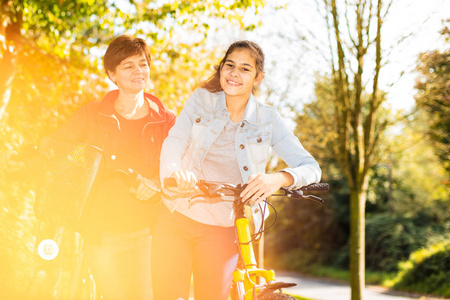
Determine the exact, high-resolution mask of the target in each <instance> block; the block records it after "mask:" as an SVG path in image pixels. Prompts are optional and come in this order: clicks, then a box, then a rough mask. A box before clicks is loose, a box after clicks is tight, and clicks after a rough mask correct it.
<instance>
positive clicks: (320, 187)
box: [301, 182, 330, 192]
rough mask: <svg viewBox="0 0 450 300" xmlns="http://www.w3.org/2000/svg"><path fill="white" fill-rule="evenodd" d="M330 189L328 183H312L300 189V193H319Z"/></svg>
mask: <svg viewBox="0 0 450 300" xmlns="http://www.w3.org/2000/svg"><path fill="white" fill-rule="evenodd" d="M329 189H330V186H329V185H328V183H322V182H321V183H312V184H310V185H307V186H304V187H302V188H301V190H302V191H308V192H315V191H317V192H319V191H328V190H329Z"/></svg>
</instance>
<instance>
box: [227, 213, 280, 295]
mask: <svg viewBox="0 0 450 300" xmlns="http://www.w3.org/2000/svg"><path fill="white" fill-rule="evenodd" d="M236 231H237V239H238V243H239V245H238V247H239V249H240V254H241V258H242V261H243V264H244V268H243V269H236V270H235V271H234V272H233V281H234V282H235V283H236V287H237V289H238V290H240V291H239V293H240V294H241V295H245V296H243V297H242V298H241V299H253V297H254V295H255V294H256V293H259V292H260V288H259V287H258V284H257V279H258V278H264V280H265V282H266V283H268V284H270V283H273V282H275V272H274V271H273V270H265V269H260V268H258V267H257V263H256V258H255V254H254V252H253V245H252V242H251V234H250V226H249V221H248V219H247V218H246V217H241V218H239V219H237V220H236Z"/></svg>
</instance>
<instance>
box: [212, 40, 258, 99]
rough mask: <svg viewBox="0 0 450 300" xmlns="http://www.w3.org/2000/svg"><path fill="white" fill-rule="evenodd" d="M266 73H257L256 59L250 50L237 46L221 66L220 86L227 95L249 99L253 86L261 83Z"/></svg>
mask: <svg viewBox="0 0 450 300" xmlns="http://www.w3.org/2000/svg"><path fill="white" fill-rule="evenodd" d="M263 77H264V75H263V74H262V73H260V74H258V75H257V69H256V64H255V59H254V58H253V56H252V55H251V54H250V52H249V50H247V49H243V48H237V49H236V50H234V51H233V52H231V53H230V54H229V55H228V57H227V58H226V60H225V62H224V63H223V65H222V66H221V67H220V86H221V87H222V89H223V91H224V92H225V95H226V96H227V97H239V98H240V97H242V100H244V101H247V100H248V98H249V97H250V93H251V92H252V89H253V86H255V85H259V84H260V83H261V80H262V79H263Z"/></svg>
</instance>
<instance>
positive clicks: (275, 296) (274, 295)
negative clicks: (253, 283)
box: [258, 293, 296, 300]
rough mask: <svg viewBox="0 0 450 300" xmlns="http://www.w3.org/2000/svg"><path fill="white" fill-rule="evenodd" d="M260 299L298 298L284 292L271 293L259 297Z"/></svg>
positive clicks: (292, 299)
mask: <svg viewBox="0 0 450 300" xmlns="http://www.w3.org/2000/svg"><path fill="white" fill-rule="evenodd" d="M258 300H296V299H295V298H294V297H292V296H290V295H288V294H284V293H270V294H266V295H263V296H260V297H258Z"/></svg>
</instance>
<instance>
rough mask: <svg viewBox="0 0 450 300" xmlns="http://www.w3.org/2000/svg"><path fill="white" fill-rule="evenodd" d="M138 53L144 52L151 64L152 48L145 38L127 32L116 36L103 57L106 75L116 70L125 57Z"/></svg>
mask: <svg viewBox="0 0 450 300" xmlns="http://www.w3.org/2000/svg"><path fill="white" fill-rule="evenodd" d="M137 54H144V56H145V58H146V59H147V63H148V65H149V66H150V62H151V60H152V57H151V54H150V48H149V47H148V45H147V44H146V43H145V41H144V40H143V39H141V38H137V37H134V36H131V35H126V34H124V35H121V36H118V37H116V38H115V39H114V40H112V42H111V43H110V44H109V46H108V49H106V53H105V56H104V57H103V67H104V68H105V72H106V75H108V76H109V74H108V72H115V71H116V68H117V66H118V65H119V64H120V63H121V62H122V61H123V60H124V59H126V58H128V57H130V56H133V55H137Z"/></svg>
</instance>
